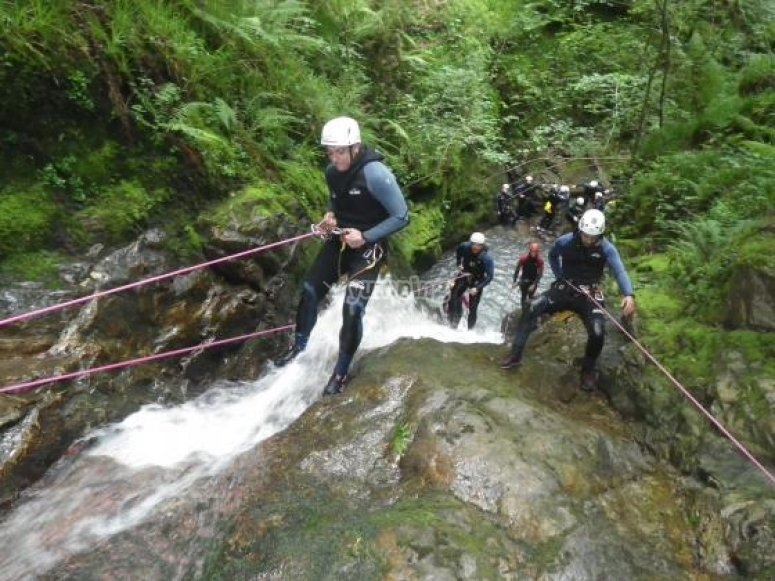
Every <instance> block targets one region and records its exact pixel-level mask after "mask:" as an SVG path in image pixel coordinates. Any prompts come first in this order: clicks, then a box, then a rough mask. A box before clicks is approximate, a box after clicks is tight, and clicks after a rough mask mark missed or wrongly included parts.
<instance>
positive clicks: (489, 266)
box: [476, 254, 495, 290]
mask: <svg viewBox="0 0 775 581" xmlns="http://www.w3.org/2000/svg"><path fill="white" fill-rule="evenodd" d="M494 276H495V261H494V260H493V259H492V256H490V255H489V254H488V255H487V256H485V257H484V280H482V282H480V283H479V284H478V285H476V288H478V289H479V290H482V289H483V288H484V287H486V286H487V285H488V284H490V283H491V282H492V279H493V277H494Z"/></svg>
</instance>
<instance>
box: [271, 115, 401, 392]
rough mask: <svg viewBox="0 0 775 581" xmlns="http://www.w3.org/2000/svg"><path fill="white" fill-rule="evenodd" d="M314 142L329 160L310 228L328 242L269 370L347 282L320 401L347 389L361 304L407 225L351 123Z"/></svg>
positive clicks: (335, 125)
mask: <svg viewBox="0 0 775 581" xmlns="http://www.w3.org/2000/svg"><path fill="white" fill-rule="evenodd" d="M320 143H321V145H323V146H324V147H325V148H326V153H327V154H328V159H329V164H328V166H327V167H326V171H325V175H326V182H327V184H328V189H329V196H330V197H329V204H328V211H327V212H326V213H325V215H324V216H323V219H322V220H321V221H320V223H319V224H318V225H317V228H318V230H320V231H321V232H323V233H328V234H329V236H328V239H327V240H326V242H325V243H324V245H323V248H322V249H321V250H320V252H319V253H318V256H317V258H316V259H315V261H314V262H313V263H312V266H311V267H310V268H309V270H308V271H307V274H306V275H305V278H304V284H303V286H302V289H301V297H300V300H299V306H298V309H297V311H296V330H295V334H294V342H293V345H292V346H291V348H290V350H289V351H288V352H287V353H286V354H285V355H283V356H282V357H280V358H279V359H277V360H275V365H277V366H283V365H286V364H288V363H290V362H291V361H292V360H293V359H294V358H296V356H298V355H299V353H301V352H302V351H304V349H305V348H306V347H307V341H308V340H309V336H310V333H311V332H312V329H313V327H314V326H315V323H316V322H317V316H318V305H319V304H320V301H321V300H322V299H323V298H324V297H325V296H326V295H327V294H328V291H329V290H330V288H331V286H332V285H334V284H335V283H336V282H337V281H338V280H339V278H340V277H342V276H346V280H347V287H346V290H345V298H344V304H343V305H342V327H341V329H340V331H339V355H338V358H337V361H336V365H335V366H334V370H333V373H332V374H331V377H330V378H329V379H328V382H327V383H326V385H325V387H324V389H323V394H324V395H332V394H336V393H340V392H341V391H342V389H343V388H344V385H345V384H346V383H347V379H348V373H349V370H350V364H351V363H352V360H353V357H354V356H355V352H356V351H357V349H358V346H359V345H360V343H361V338H362V335H363V322H362V319H363V315H364V312H365V310H366V305H367V303H368V302H369V298H370V297H371V293H372V292H373V290H374V286H375V284H376V281H377V276H378V274H379V269H380V266H381V265H382V264H383V263H384V261H385V259H386V258H387V251H388V248H387V244H386V242H387V238H388V237H389V236H390V235H391V234H394V233H395V232H398V231H399V230H401V229H402V228H404V227H405V226H406V225H407V224H408V223H409V210H408V207H407V204H406V200H405V199H404V195H403V193H402V192H401V188H400V187H399V185H398V183H397V182H396V179H395V177H394V176H393V173H392V172H391V171H390V169H389V168H388V167H387V166H386V165H385V164H384V163H383V159H384V156H383V155H382V154H380V153H378V152H376V151H374V150H372V149H370V148H368V147H367V146H366V145H364V144H363V143H362V142H361V132H360V127H359V125H358V123H357V121H355V120H354V119H352V118H350V117H337V118H335V119H331V120H330V121H328V122H327V123H326V124H325V125H324V126H323V131H322V133H321V138H320Z"/></svg>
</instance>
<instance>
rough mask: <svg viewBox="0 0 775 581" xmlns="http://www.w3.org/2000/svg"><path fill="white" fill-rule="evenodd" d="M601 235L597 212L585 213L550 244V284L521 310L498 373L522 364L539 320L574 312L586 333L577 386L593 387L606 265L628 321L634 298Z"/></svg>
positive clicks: (619, 263) (602, 223) (614, 251)
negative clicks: (575, 225) (575, 228)
mask: <svg viewBox="0 0 775 581" xmlns="http://www.w3.org/2000/svg"><path fill="white" fill-rule="evenodd" d="M604 231H605V215H604V214H603V213H602V212H601V211H599V210H594V209H592V210H587V211H586V212H585V213H584V215H583V216H582V217H581V219H580V220H579V229H578V231H576V232H571V233H568V234H564V235H563V236H560V237H559V238H558V239H557V240H556V241H555V243H554V245H553V246H552V249H551V250H550V251H549V265H550V266H551V269H552V272H553V273H554V277H555V282H554V283H553V284H552V286H551V288H549V289H548V290H547V291H545V292H543V293H541V295H540V296H539V297H538V298H536V299H534V300H533V301H531V302H530V303H529V304H528V308H527V309H526V310H525V311H523V313H522V316H521V317H520V320H519V323H518V325H517V331H516V335H515V337H514V343H513V345H512V349H511V353H510V354H509V356H508V357H507V358H506V359H504V361H503V362H502V363H501V368H502V369H512V368H514V367H518V366H519V365H521V363H522V353H523V351H524V349H525V345H526V344H527V340H528V338H529V337H530V334H531V333H532V332H533V330H534V329H536V328H537V327H538V321H539V319H540V318H541V316H543V315H551V314H553V313H557V312H560V311H573V312H574V313H576V314H577V315H579V317H581V320H582V321H583V323H584V327H585V328H586V330H587V346H586V349H585V351H584V359H583V362H582V365H581V388H582V389H583V390H585V391H591V390H593V389H595V388H596V386H597V370H596V363H597V358H598V357H599V356H600V352H601V351H602V350H603V343H604V341H605V315H604V313H603V311H602V310H601V308H600V306H604V298H603V293H602V291H601V290H600V281H601V279H602V278H603V274H604V269H605V267H606V266H608V268H609V270H610V271H611V273H612V274H613V276H614V278H615V279H616V283H617V285H618V286H619V291H620V293H621V294H622V296H623V298H622V303H621V307H622V315H623V316H624V317H625V318H628V319H629V318H630V317H631V316H632V315H633V314H634V313H635V295H634V294H633V290H632V283H631V282H630V277H629V276H628V275H627V271H626V270H625V268H624V264H623V263H622V259H621V257H620V256H619V252H618V251H617V249H616V247H615V246H614V245H613V244H612V243H611V242H610V241H608V240H606V239H605V238H604V237H603V232H604ZM592 299H594V300H592ZM598 305H600V306H598Z"/></svg>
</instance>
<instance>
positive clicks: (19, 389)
mask: <svg viewBox="0 0 775 581" xmlns="http://www.w3.org/2000/svg"><path fill="white" fill-rule="evenodd" d="M294 326H295V325H285V326H283V327H275V328H274V329H268V330H265V331H256V332H254V333H248V334H247V335H240V336H238V337H231V338H229V339H219V340H218V341H213V342H212V343H207V344H200V345H195V346H193V347H184V348H182V349H175V350H173V351H166V352H164V353H156V354H154V355H147V356H145V357H138V358H137V359H130V360H127V361H121V362H119V363H110V364H109V365H103V366H102V367H92V368H91V369H84V370H82V371H73V372H72V373H64V374H62V375H55V376H53V377H44V378H42V379H35V380H33V381H27V382H24V383H17V384H15V385H9V386H7V387H3V388H0V393H24V392H27V391H30V390H33V389H35V388H36V387H40V386H42V385H46V384H47V383H57V382H60V381H66V380H68V379H80V378H81V377H88V376H89V375H94V374H96V373H102V372H103V371H114V370H116V369H123V368H125V367H133V366H135V365H140V364H141V363H148V362H149V361H156V360H158V359H166V358H168V357H176V356H178V355H185V354H186V353H191V352H192V351H197V350H199V349H201V350H205V349H210V348H212V347H219V346H221V345H228V344H230V343H238V342H240V341H246V340H248V339H252V338H254V337H260V336H262V335H269V334H271V333H279V332H280V331H288V330H290V329H293V328H294Z"/></svg>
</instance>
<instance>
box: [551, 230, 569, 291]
mask: <svg viewBox="0 0 775 581" xmlns="http://www.w3.org/2000/svg"><path fill="white" fill-rule="evenodd" d="M571 240H573V233H572V232H569V233H568V234H563V235H562V236H560V237H559V238H558V239H557V240H555V242H554V246H552V248H551V250H549V267H550V268H551V269H552V273H553V274H554V278H555V280H562V279H563V278H564V277H563V275H562V263H561V262H560V251H561V250H562V249H563V248H565V247H566V246H568V245H569V244H570V243H571Z"/></svg>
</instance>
